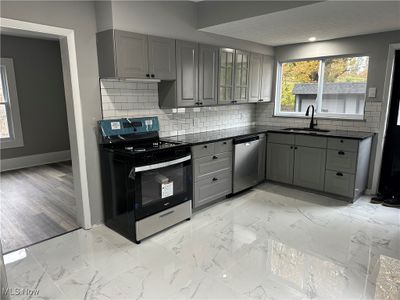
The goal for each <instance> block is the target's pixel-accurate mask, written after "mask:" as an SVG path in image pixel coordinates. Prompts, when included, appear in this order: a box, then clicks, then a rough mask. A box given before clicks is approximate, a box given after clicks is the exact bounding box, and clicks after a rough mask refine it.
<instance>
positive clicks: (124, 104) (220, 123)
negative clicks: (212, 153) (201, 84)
mask: <svg viewBox="0 0 400 300" xmlns="http://www.w3.org/2000/svg"><path fill="white" fill-rule="evenodd" d="M100 83H101V99H102V109H103V118H104V119H113V118H126V117H132V118H134V117H143V116H157V117H158V118H159V121H160V127H161V128H160V129H161V131H160V135H161V136H172V135H180V134H187V133H196V132H203V131H209V130H218V129H225V128H232V127H240V126H250V125H254V124H255V120H256V111H255V109H256V105H254V104H242V105H227V106H218V107H196V108H179V109H160V108H159V106H158V91H157V83H146V82H129V81H119V80H115V79H102V80H101V81H100Z"/></svg>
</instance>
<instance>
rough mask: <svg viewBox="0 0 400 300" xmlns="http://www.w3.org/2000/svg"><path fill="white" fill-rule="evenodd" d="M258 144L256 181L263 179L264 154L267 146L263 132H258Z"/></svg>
mask: <svg viewBox="0 0 400 300" xmlns="http://www.w3.org/2000/svg"><path fill="white" fill-rule="evenodd" d="M259 137H260V146H259V148H258V181H259V182H261V181H264V180H265V155H266V153H265V152H266V148H267V139H266V137H265V134H259Z"/></svg>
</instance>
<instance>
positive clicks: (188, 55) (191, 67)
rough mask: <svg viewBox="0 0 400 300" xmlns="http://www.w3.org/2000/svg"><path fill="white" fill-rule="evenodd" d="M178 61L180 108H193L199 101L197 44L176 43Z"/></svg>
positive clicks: (177, 77)
mask: <svg viewBox="0 0 400 300" xmlns="http://www.w3.org/2000/svg"><path fill="white" fill-rule="evenodd" d="M176 60H177V62H176V66H177V70H176V75H177V76H176V84H177V102H178V106H180V107H182V106H193V105H195V103H196V102H197V101H198V95H197V89H198V85H197V84H198V81H197V76H198V48H197V43H192V42H186V41H176Z"/></svg>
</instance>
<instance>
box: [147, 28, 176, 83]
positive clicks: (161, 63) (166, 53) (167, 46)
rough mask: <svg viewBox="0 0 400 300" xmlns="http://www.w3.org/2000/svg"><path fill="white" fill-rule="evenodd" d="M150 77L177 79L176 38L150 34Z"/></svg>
mask: <svg viewBox="0 0 400 300" xmlns="http://www.w3.org/2000/svg"><path fill="white" fill-rule="evenodd" d="M148 39H149V73H150V77H152V78H158V79H161V80H174V79H176V61H175V40H173V39H167V38H162V37H156V36H149V37H148Z"/></svg>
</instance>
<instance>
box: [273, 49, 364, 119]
mask: <svg viewBox="0 0 400 300" xmlns="http://www.w3.org/2000/svg"><path fill="white" fill-rule="evenodd" d="M362 56H367V57H368V75H367V82H366V90H365V100H364V110H363V113H362V114H361V115H360V114H341V113H324V112H322V111H321V107H322V97H321V96H322V95H323V82H324V69H325V61H326V60H328V59H335V58H351V57H362ZM307 60H318V61H319V70H318V94H317V97H316V99H315V103H314V106H315V118H317V119H341V120H356V121H362V120H365V102H366V100H367V97H368V77H369V60H370V56H369V55H367V54H363V53H360V54H347V55H346V54H344V55H333V56H323V57H306V58H301V59H289V60H282V61H278V63H277V65H276V83H275V105H274V116H275V117H294V118H307V117H306V116H305V114H304V113H302V112H282V111H280V107H281V105H280V100H281V92H282V65H283V64H285V63H291V62H298V61H307Z"/></svg>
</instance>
